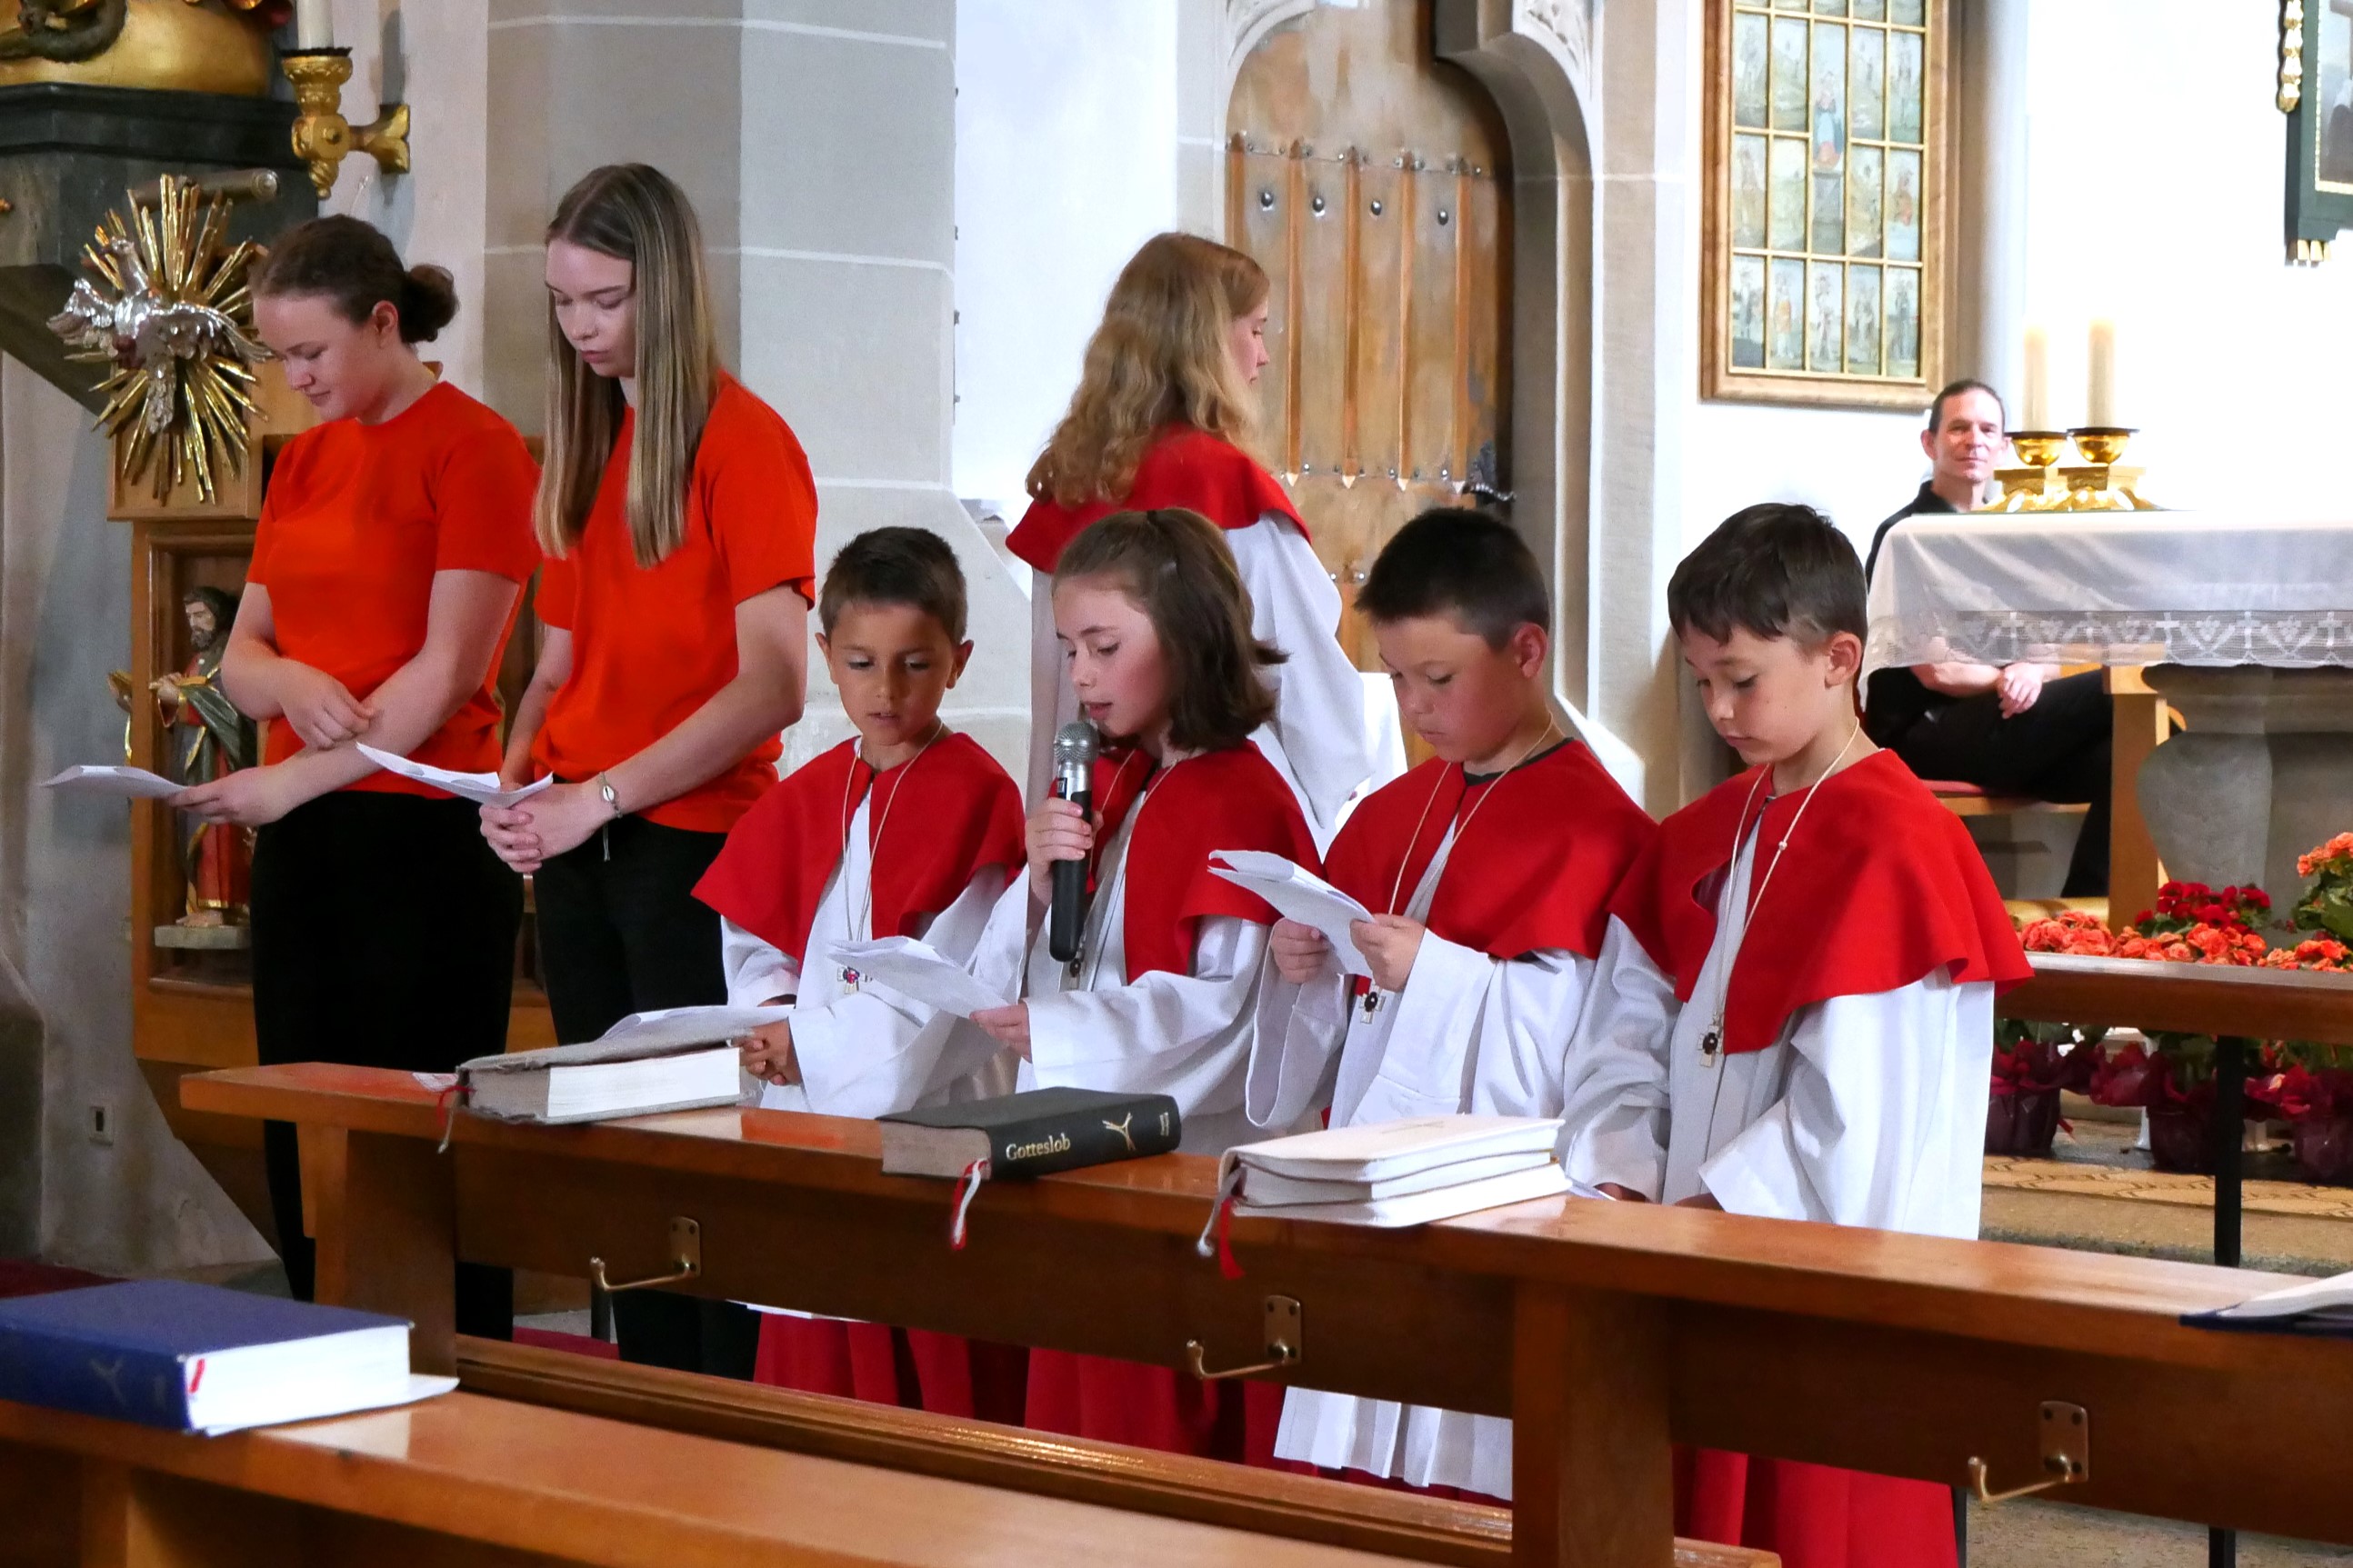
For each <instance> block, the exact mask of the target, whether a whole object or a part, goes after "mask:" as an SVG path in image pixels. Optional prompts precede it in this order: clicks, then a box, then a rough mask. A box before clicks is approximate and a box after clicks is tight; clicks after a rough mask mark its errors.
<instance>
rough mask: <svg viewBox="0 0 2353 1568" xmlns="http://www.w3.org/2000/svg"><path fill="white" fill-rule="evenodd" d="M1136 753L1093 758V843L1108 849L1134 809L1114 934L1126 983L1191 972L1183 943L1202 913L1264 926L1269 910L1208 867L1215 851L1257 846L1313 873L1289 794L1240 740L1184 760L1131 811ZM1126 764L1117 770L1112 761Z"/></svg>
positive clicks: (1271, 915) (1140, 774) (1310, 842)
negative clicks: (1119, 940)
mask: <svg viewBox="0 0 2353 1568" xmlns="http://www.w3.org/2000/svg"><path fill="white" fill-rule="evenodd" d="M1135 759H1136V754H1135V753H1133V752H1129V753H1124V754H1123V755H1121V756H1115V757H1101V758H1098V759H1097V760H1096V762H1095V775H1094V776H1095V799H1096V800H1097V801H1098V802H1100V803H1101V804H1100V805H1098V807H1097V808H1096V816H1097V819H1098V826H1097V827H1096V833H1097V836H1098V837H1097V842H1099V843H1108V842H1110V839H1111V836H1112V835H1113V833H1115V832H1117V831H1118V830H1119V825H1120V824H1121V822H1123V821H1124V820H1125V818H1126V816H1127V814H1128V812H1129V811H1130V810H1137V811H1140V813H1141V815H1140V816H1138V817H1137V818H1136V823H1135V831H1134V833H1133V834H1131V835H1129V837H1128V843H1127V874H1126V888H1125V891H1124V894H1123V895H1122V896H1123V898H1124V909H1125V918H1124V921H1123V922H1122V924H1123V930H1122V936H1123V938H1124V942H1125V947H1126V952H1127V978H1128V979H1130V980H1134V978H1135V977H1136V976H1137V975H1139V974H1145V973H1151V972H1152V971H1154V970H1159V971H1161V972H1163V973H1168V974H1189V973H1192V972H1193V937H1194V933H1195V929H1196V927H1197V926H1198V924H1199V922H1200V921H1202V920H1203V919H1204V918H1205V917H1207V916H1210V915H1237V916H1240V918H1241V919H1243V920H1246V921H1255V922H1257V923H1258V924H1260V925H1272V924H1273V923H1274V921H1275V919H1276V916H1275V912H1274V906H1273V905H1271V904H1270V903H1268V902H1267V901H1266V900H1263V899H1261V898H1260V897H1259V896H1258V895H1257V894H1255V893H1246V892H1244V891H1243V890H1242V889H1240V888H1237V887H1235V886H1234V885H1233V884H1232V883H1231V882H1229V881H1227V880H1226V879H1224V878H1223V877H1219V876H1216V875H1214V874H1212V873H1211V871H1210V870H1209V857H1210V856H1211V855H1213V854H1215V853H1217V852H1218V851H1219V850H1220V849H1265V850H1271V851H1272V852H1273V853H1275V854H1277V855H1282V856H1287V857H1289V858H1291V859H1293V860H1295V861H1297V862H1298V863H1299V864H1300V865H1302V866H1304V867H1306V868H1308V869H1309V870H1311V871H1312V870H1314V869H1315V868H1316V864H1317V862H1316V857H1315V839H1314V835H1312V834H1310V833H1309V832H1308V831H1307V819H1306V818H1305V817H1303V816H1301V815H1300V814H1299V798H1298V797H1297V796H1296V795H1293V794H1292V793H1291V786H1290V785H1288V784H1284V783H1283V782H1282V774H1281V773H1276V772H1275V771H1274V768H1273V765H1272V764H1271V763H1268V761H1267V760H1266V759H1265V758H1264V757H1262V756H1261V755H1260V754H1259V749H1258V748H1257V747H1256V746H1254V745H1252V744H1250V742H1247V741H1245V742H1242V743H1241V744H1240V745H1239V746H1229V747H1227V748H1226V749H1225V750H1224V751H1221V752H1202V753H1201V754H1200V755H1198V756H1193V757H1187V758H1186V759H1185V760H1183V761H1182V762H1179V763H1176V764H1175V765H1174V766H1172V767H1170V768H1169V769H1168V771H1167V776H1166V777H1165V778H1162V779H1160V780H1158V781H1157V783H1156V784H1155V785H1154V787H1153V789H1152V792H1151V794H1150V795H1149V796H1148V797H1147V798H1145V800H1144V804H1143V805H1141V806H1138V805H1137V804H1136V803H1137V800H1138V797H1139V796H1141V795H1143V792H1144V786H1145V783H1146V782H1147V780H1148V779H1149V774H1148V773H1146V771H1145V768H1144V767H1143V765H1142V763H1141V762H1140V761H1137V760H1135ZM1123 761H1128V762H1130V763H1131V765H1130V766H1129V767H1128V768H1127V769H1126V771H1125V772H1124V773H1122V772H1121V770H1120V763H1121V762H1123Z"/></svg>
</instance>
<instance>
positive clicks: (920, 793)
mask: <svg viewBox="0 0 2353 1568" xmlns="http://www.w3.org/2000/svg"><path fill="white" fill-rule="evenodd" d="M853 775H855V776H853ZM861 786H863V788H864V790H865V792H866V793H868V794H870V795H871V796H872V798H873V800H874V803H875V809H874V810H872V811H870V812H869V813H867V833H868V835H869V837H868V840H867V847H868V850H869V852H870V853H871V854H872V855H873V857H874V873H873V881H874V902H873V906H872V910H873V918H872V921H871V925H870V928H869V929H871V931H873V932H874V934H875V935H876V936H913V934H914V931H913V925H914V921H916V919H917V918H919V917H921V916H923V915H935V914H937V913H939V912H940V911H941V910H944V909H946V908H947V907H948V905H950V904H952V903H954V902H955V900H956V899H957V897H958V896H959V895H960V894H962V893H963V891H964V890H965V889H966V888H968V887H970V886H971V885H972V879H973V878H975V877H976V876H977V875H979V873H980V871H981V870H982V868H985V867H989V866H1019V865H1020V864H1021V863H1022V861H1023V849H1022V838H1021V793H1020V791H1018V790H1017V789H1016V788H1014V786H1013V781H1012V780H1011V779H1010V778H1008V777H1007V776H1006V773H1005V770H1004V769H1003V768H1000V767H998V766H997V760H996V759H995V758H993V757H991V756H990V755H989V754H988V753H987V752H985V751H983V750H981V748H980V745H979V743H978V742H976V741H974V740H973V739H972V737H970V736H969V735H962V734H955V733H950V734H947V735H943V736H942V737H941V738H940V739H939V740H937V741H935V742H933V743H932V744H931V745H930V746H929V747H928V748H926V749H925V750H924V751H923V752H919V753H918V754H917V755H916V756H915V758H914V759H913V761H911V762H906V763H901V764H900V765H899V766H897V767H895V768H892V769H890V770H889V771H888V772H885V773H881V774H877V773H874V772H873V770H871V768H869V767H868V766H867V765H866V764H865V763H862V762H860V761H859V759H858V742H856V741H854V740H852V741H844V742H842V743H841V744H840V745H839V746H836V747H834V748H833V750H831V751H829V752H826V753H825V754H824V755H823V756H820V757H818V758H815V759H813V760H812V761H810V762H809V763H807V764H806V765H805V766H802V767H800V768H797V769H795V770H794V772H793V773H791V774H790V775H789V776H788V777H786V778H784V779H782V780H779V781H778V782H777V783H776V784H775V785H774V786H773V787H771V788H770V789H769V790H768V792H767V793H766V794H765V795H762V796H761V797H760V798H759V801H758V802H757V803H756V804H755V805H753V807H752V809H751V810H750V811H747V812H745V813H744V818H743V820H742V821H740V822H738V823H737V824H736V825H735V827H734V830H733V832H731V833H729V834H728V835H727V842H726V844H725V845H724V846H723V847H722V848H721V849H720V851H719V858H717V859H715V860H713V861H712V863H711V868H710V869H709V870H707V871H705V872H704V873H703V874H702V880H701V881H700V882H697V883H696V884H695V886H694V896H695V897H696V898H698V899H701V900H702V901H703V902H704V903H706V904H709V905H710V906H711V907H712V909H714V910H718V911H719V912H720V913H721V914H723V915H724V916H726V917H727V918H728V919H729V920H731V921H734V922H735V923H736V924H737V925H739V926H742V927H743V928H744V930H745V931H750V932H751V933H752V934H753V935H754V936H756V937H758V938H759V939H760V940H761V941H762V942H766V943H768V944H769V945H770V946H772V947H776V948H778V949H781V950H782V951H784V952H788V953H790V954H792V956H793V961H794V962H795V963H799V962H801V960H802V959H804V958H805V957H806V956H807V954H806V953H805V952H804V951H803V949H804V948H805V947H806V946H807V942H808V934H809V924H810V922H811V921H814V920H815V919H816V918H817V906H818V900H820V899H822V898H823V897H824V896H825V884H826V881H827V879H829V878H830V877H832V875H833V873H834V868H836V867H837V866H839V864H840V863H841V831H842V810H841V803H842V800H843V798H844V797H845V796H847V797H848V798H849V801H850V809H851V810H852V811H855V810H856V809H857V801H858V798H859V795H858V793H857V792H858V791H859V790H860V787H861ZM886 800H887V801H889V802H890V803H891V806H890V821H889V823H888V824H887V829H888V831H887V833H885V834H884V835H883V837H880V838H879V839H878V838H876V837H874V835H876V834H877V833H878V832H881V830H883V829H884V828H885V827H886V824H885V823H884V822H883V821H882V811H881V803H882V802H884V801H886Z"/></svg>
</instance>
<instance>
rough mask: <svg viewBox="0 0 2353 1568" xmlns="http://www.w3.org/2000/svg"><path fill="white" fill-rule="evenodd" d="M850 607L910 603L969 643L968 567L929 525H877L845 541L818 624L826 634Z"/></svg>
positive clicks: (952, 637) (829, 571) (828, 572)
mask: <svg viewBox="0 0 2353 1568" xmlns="http://www.w3.org/2000/svg"><path fill="white" fill-rule="evenodd" d="M844 605H909V606H911V607H913V608H914V609H918V610H921V611H923V614H925V615H927V616H931V617H932V619H934V620H935V621H937V622H939V623H940V625H941V626H942V627H943V628H944V629H945V630H946V632H947V634H948V641H950V642H952V643H960V642H962V641H964V622H965V597H964V568H962V567H961V566H958V565H957V564H956V558H955V551H953V550H951V549H949V548H948V542H947V541H946V540H944V539H942V538H941V537H940V536H939V535H938V534H936V533H934V532H932V531H930V530H929V529H923V528H873V529H869V530H867V531H865V532H864V533H861V534H860V535H859V536H858V537H857V538H855V539H853V540H851V541H850V542H849V543H847V544H845V545H843V546H842V547H841V550H840V552H839V553H838V554H836V555H835V556H834V558H833V563H832V564H831V565H829V566H828V567H827V568H826V569H825V589H824V592H822V593H820V594H819V595H818V600H817V617H818V625H820V626H823V627H824V628H825V631H826V635H827V636H828V637H830V636H831V635H832V634H833V623H834V619H835V617H836V616H839V615H840V614H841V611H842V607H843V606H844Z"/></svg>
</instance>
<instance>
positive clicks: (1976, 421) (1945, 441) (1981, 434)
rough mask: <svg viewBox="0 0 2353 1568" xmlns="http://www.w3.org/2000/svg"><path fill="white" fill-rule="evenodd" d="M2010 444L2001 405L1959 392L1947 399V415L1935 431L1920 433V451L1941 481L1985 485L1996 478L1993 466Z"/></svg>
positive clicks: (1976, 394)
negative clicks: (2006, 435) (1962, 480)
mask: <svg viewBox="0 0 2353 1568" xmlns="http://www.w3.org/2000/svg"><path fill="white" fill-rule="evenodd" d="M2007 445H2009V440H2008V437H2005V436H2004V435H2003V434H2002V428H2001V405H2000V403H1998V402H1996V401H1995V400H1994V399H1993V398H1992V397H1991V396H1989V395H1987V394H1985V393H1982V392H1978V391H1974V390H1972V391H1968V392H1957V393H1955V394H1954V395H1952V396H1950V397H1947V399H1945V411H1944V416H1943V417H1942V418H1941V419H1939V420H1938V421H1937V422H1936V428H1935V429H1934V430H1924V431H1922V432H1921V433H1920V449H1921V450H1922V451H1924V452H1926V453H1927V454H1928V461H1929V462H1930V463H1932V464H1933V465H1935V467H1936V477H1937V478H1938V479H1964V480H1967V481H1968V483H1970V484H1972V485H1982V484H1984V483H1985V482H1986V481H1987V480H1988V479H1991V478H1993V466H1994V464H1995V463H1996V462H1998V461H1999V460H2000V458H2001V452H2002V448H2003V447H2005V446H2007Z"/></svg>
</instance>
